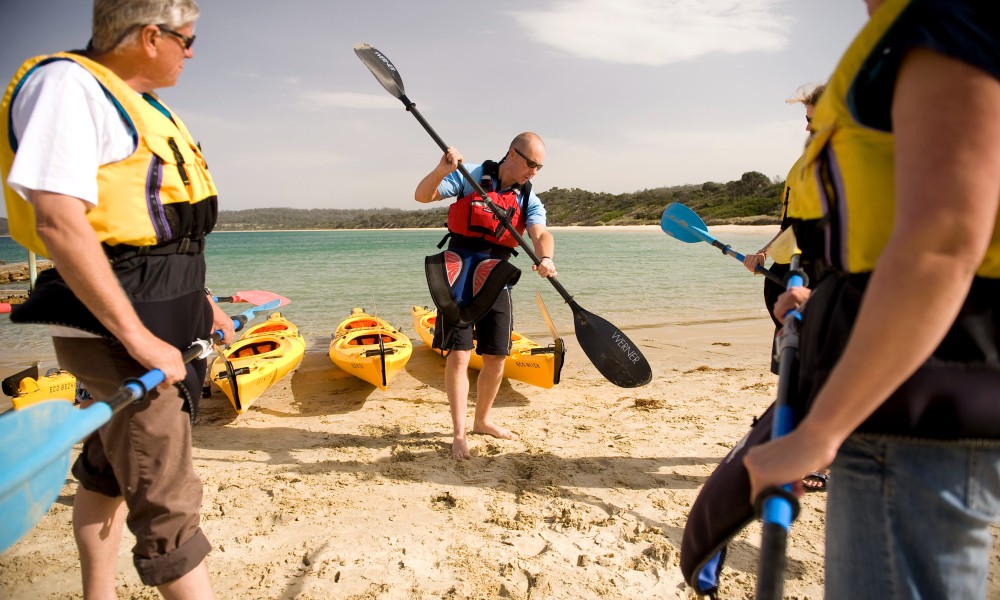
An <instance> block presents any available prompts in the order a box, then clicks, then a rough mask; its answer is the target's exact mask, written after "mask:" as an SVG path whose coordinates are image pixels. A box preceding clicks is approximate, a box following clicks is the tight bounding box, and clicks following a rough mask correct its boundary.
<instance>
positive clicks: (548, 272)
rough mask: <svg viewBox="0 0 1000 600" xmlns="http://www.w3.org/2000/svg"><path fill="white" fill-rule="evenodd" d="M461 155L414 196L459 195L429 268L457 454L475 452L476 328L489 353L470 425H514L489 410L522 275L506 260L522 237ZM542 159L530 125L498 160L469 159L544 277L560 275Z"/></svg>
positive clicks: (489, 431)
mask: <svg viewBox="0 0 1000 600" xmlns="http://www.w3.org/2000/svg"><path fill="white" fill-rule="evenodd" d="M461 160H462V155H461V154H459V153H458V151H457V150H455V149H454V148H448V151H447V152H445V154H444V155H443V156H442V157H441V160H440V161H439V162H438V165H437V166H436V167H435V168H434V169H433V170H432V171H431V172H430V173H428V174H427V176H426V177H424V178H423V179H422V180H421V181H420V183H419V184H418V185H417V189H416V191H415V192H414V198H415V199H416V200H417V201H418V202H434V201H437V200H441V199H443V198H451V197H455V198H458V199H457V200H456V201H455V202H454V203H453V204H452V205H451V207H449V210H448V232H449V233H448V235H447V236H446V239H448V240H449V242H448V250H446V251H445V252H444V253H442V255H443V256H444V260H443V262H444V263H445V264H444V265H443V268H442V269H441V270H440V271H438V270H435V269H434V268H432V267H433V266H434V265H433V264H432V263H431V262H428V265H427V267H428V268H427V274H428V284H429V286H430V288H431V292H432V294H431V295H432V298H433V299H434V302H435V305H437V306H438V320H437V322H436V325H435V327H434V347H435V348H440V349H442V350H446V351H447V354H448V356H447V359H446V361H447V362H446V366H445V388H446V390H447V393H448V403H449V406H450V409H451V418H452V424H453V426H454V430H455V437H454V440H453V442H452V447H451V452H452V457H453V458H455V459H468V458H470V457H471V454H470V452H469V444H468V440H467V438H466V429H465V420H466V412H467V410H468V395H469V374H468V368H469V358H470V357H471V355H472V349H473V347H474V346H473V334H474V333H475V339H476V344H475V349H476V352H477V353H478V354H480V355H482V357H483V368H482V370H481V371H480V373H479V379H478V381H477V385H476V392H477V395H476V413H475V420H474V421H473V425H472V433H481V434H486V435H491V436H493V437H498V438H505V439H510V438H512V437H513V434H512V433H511V432H510V431H508V430H507V429H505V428H503V427H500V426H498V425H496V424H495V423H494V422H493V420H492V417H491V414H490V413H491V409H492V407H493V401H494V400H495V399H496V395H497V391H499V389H500V382H501V380H502V379H503V368H504V360H505V359H506V357H507V355H508V354H510V349H511V332H512V331H513V327H514V315H513V305H512V304H511V296H510V286H511V285H513V284H514V283H515V282H516V281H517V278H518V276H519V275H520V271H518V270H517V269H516V268H515V267H513V266H511V265H509V263H507V260H508V259H509V258H510V256H511V254H512V251H513V249H514V247H516V246H517V245H518V244H517V242H516V240H515V239H513V237H512V236H511V235H510V233H509V231H507V230H506V229H504V228H503V227H502V226H501V225H500V221H499V220H498V219H497V218H496V216H495V215H494V214H493V213H492V212H491V211H490V210H489V209H488V208H487V205H486V204H485V203H484V202H482V200H481V199H480V198H479V196H478V194H477V193H476V192H475V191H474V190H473V188H472V186H471V185H470V184H469V183H468V182H467V181H465V178H464V175H462V173H461V171H459V170H457V168H458V163H459V162H461ZM544 162H545V144H544V143H543V142H542V139H541V138H540V137H538V135H537V134H534V133H531V132H525V133H521V134H519V135H518V136H517V137H515V138H514V140H513V141H512V142H511V143H510V147H509V148H508V149H507V154H506V155H505V156H504V158H503V159H501V160H500V161H499V162H493V161H486V162H484V163H483V164H479V165H467V167H468V171H469V173H470V175H471V176H472V178H473V179H474V180H475V181H476V182H477V183H480V185H481V187H482V188H483V189H484V190H485V191H486V192H487V193H488V194H489V196H490V199H491V200H492V201H493V202H494V204H495V205H496V206H497V207H498V209H500V210H502V211H504V212H505V213H506V214H507V217H508V218H509V220H510V222H511V223H512V225H513V227H514V228H515V230H516V231H517V232H518V234H521V235H523V234H524V233H525V232H527V234H528V237H529V238H530V239H531V244H532V246H533V250H534V252H535V254H536V255H537V256H538V257H539V258H540V259H541V263H540V264H538V265H535V266H533V267H532V268H533V269H534V270H535V271H536V272H537V273H538V274H539V275H540V276H542V277H555V276H556V275H557V273H556V266H555V263H554V262H553V261H552V257H553V255H554V252H555V242H554V240H553V238H552V234H551V233H550V232H549V230H548V228H547V227H546V220H545V207H544V206H543V205H542V202H541V200H540V199H539V198H538V196H537V195H535V193H534V192H532V191H531V179H532V178H533V177H534V176H535V175H537V174H538V171H539V170H541V168H542V164H543V163H544ZM443 243H444V242H443V241H442V244H443ZM432 258H433V257H432ZM487 266H489V267H490V268H491V270H490V271H489V273H484V272H482V271H483V267H487ZM439 272H440V273H444V274H443V275H441V276H440V277H438V278H436V277H435V275H434V274H435V273H439ZM437 279H442V280H443V281H437ZM477 282H478V283H477Z"/></svg>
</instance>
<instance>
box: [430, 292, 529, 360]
mask: <svg viewBox="0 0 1000 600" xmlns="http://www.w3.org/2000/svg"><path fill="white" fill-rule="evenodd" d="M512 331H514V306H513V304H512V302H511V298H510V288H504V290H503V291H502V292H500V295H498V296H497V299H496V300H495V301H494V302H493V306H492V307H491V308H490V310H488V311H487V312H486V314H485V315H483V317H482V318H481V319H479V320H478V321H476V322H475V324H473V325H468V326H466V327H455V326H454V325H453V324H452V323H450V322H449V321H448V318H447V317H445V316H444V315H442V314H439V315H438V318H437V322H436V323H435V325H434V343H433V347H434V348H438V349H441V350H445V351H448V350H472V349H473V348H475V349H476V354H480V355H482V354H491V355H497V356H507V355H508V354H510V343H511V341H510V340H511V332H512ZM473 339H475V341H476V343H475V344H473V343H472V342H473Z"/></svg>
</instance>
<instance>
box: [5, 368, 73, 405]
mask: <svg viewBox="0 0 1000 600" xmlns="http://www.w3.org/2000/svg"><path fill="white" fill-rule="evenodd" d="M2 387H3V392H4V393H5V394H7V395H8V396H12V398H11V402H12V403H13V404H14V409H15V410H20V409H22V408H26V407H28V406H31V405H32V404H36V403H38V402H44V401H45V400H66V401H69V402H74V403H75V402H76V401H77V400H76V396H77V385H76V377H74V376H73V374H72V373H70V372H69V371H63V370H61V369H49V371H48V372H47V373H46V374H45V375H42V376H41V377H39V375H38V366H33V367H28V368H27V369H25V370H24V371H21V372H20V373H15V374H14V375H11V376H10V377H8V378H6V379H4V380H3V386H2ZM88 397H89V396H88Z"/></svg>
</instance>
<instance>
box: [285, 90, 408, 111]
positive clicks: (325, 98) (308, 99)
mask: <svg viewBox="0 0 1000 600" xmlns="http://www.w3.org/2000/svg"><path fill="white" fill-rule="evenodd" d="M299 100H300V101H301V102H302V103H303V104H304V105H305V107H306V108H308V109H311V110H322V109H327V108H362V109H374V110H386V109H393V110H398V109H400V107H401V104H400V103H399V100H397V99H396V98H393V97H391V96H386V95H385V94H359V93H356V92H316V91H307V92H302V93H300V94H299Z"/></svg>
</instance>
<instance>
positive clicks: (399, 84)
mask: <svg viewBox="0 0 1000 600" xmlns="http://www.w3.org/2000/svg"><path fill="white" fill-rule="evenodd" d="M354 52H355V54H357V55H358V58H360V59H361V61H362V62H363V63H364V64H365V66H367V67H368V70H369V71H371V72H372V75H374V76H375V78H376V79H377V80H378V82H379V83H380V84H381V85H382V87H383V88H385V90H386V91H387V92H389V93H390V94H392V95H393V96H395V97H396V98H397V99H399V101H400V102H402V103H403V106H405V107H406V110H407V111H408V112H410V113H412V114H413V116H414V117H415V118H416V119H417V121H418V122H419V123H420V125H421V126H422V127H423V128H424V130H425V131H426V132H427V133H428V134H429V135H430V136H431V138H432V139H433V140H434V141H435V142H436V143H437V145H438V147H439V148H441V151H442V152H447V151H448V145H447V144H445V143H444V140H442V139H441V137H440V136H439V135H438V134H437V132H436V131H434V128H433V127H431V126H430V123H428V122H427V120H426V119H424V117H423V115H421V114H420V112H419V111H418V110H417V109H416V106H415V104H414V103H413V102H412V101H411V100H410V99H409V98H407V97H406V93H405V92H404V91H403V80H402V78H401V77H400V76H399V71H397V70H396V67H395V66H393V64H392V62H390V61H389V59H388V57H386V56H385V55H384V54H382V53H381V52H379V51H378V50H376V49H375V48H373V47H371V46H370V45H368V44H358V45H356V46H355V47H354ZM458 170H459V172H461V173H462V176H463V177H465V180H466V181H468V182H469V184H470V185H471V186H472V187H473V189H475V190H476V192H477V193H478V194H479V196H480V197H481V198H482V199H483V201H484V203H485V204H486V206H487V207H489V209H490V210H491V211H493V214H494V215H495V216H496V217H497V218H498V219H499V220H500V223H501V224H502V225H503V227H504V228H505V229H507V231H509V232H510V233H511V235H512V236H513V237H514V239H515V240H516V241H517V243H518V245H520V246H521V248H523V249H524V251H525V253H527V255H528V257H529V258H530V259H531V261H532V262H533V263H534V264H535V265H538V264H541V260H540V259H539V258H538V256H537V255H535V252H534V249H533V248H531V247H530V246H528V244H527V242H525V241H524V238H523V237H521V235H520V234H519V233H518V232H517V231H516V230H515V229H514V226H513V225H512V224H511V222H510V218H509V217H506V213H504V212H502V211H501V210H499V208H498V207H497V206H496V204H494V203H493V202H492V201H491V200H490V198H489V196H487V195H486V192H485V191H484V190H483V188H482V187H481V186H480V185H479V183H478V182H477V181H475V180H474V179H473V178H472V176H471V175H470V174H469V171H468V170H467V169H466V168H465V166H464V165H462V164H461V163H459V164H458ZM546 279H547V280H548V281H549V283H551V284H552V287H554V288H555V289H556V291H557V292H559V295H560V296H562V297H563V299H564V300H565V301H566V303H567V304H569V307H570V310H572V311H573V316H574V322H575V324H576V337H577V341H579V342H580V346H581V347H582V348H583V351H584V353H585V354H586V355H587V357H588V358H589V359H590V361H591V362H592V363H593V364H594V366H595V367H597V370H598V371H600V372H601V375H603V376H604V377H605V378H606V379H607V380H608V381H610V382H611V383H614V384H615V385H618V386H621V387H636V386H640V385H645V384H647V383H649V381H650V380H651V379H652V369H650V367H649V363H648V362H647V361H646V358H645V357H644V356H643V355H642V353H641V352H640V351H639V349H638V347H637V346H635V344H633V343H632V341H631V340H629V339H628V336H626V335H625V334H624V333H622V331H621V330H620V329H618V328H617V327H615V326H614V325H612V324H611V323H609V322H607V321H605V320H604V319H602V318H600V317H598V316H597V315H593V314H590V313H588V312H587V311H585V310H583V308H581V307H580V305H579V304H577V303H576V302H575V301H573V297H572V296H570V295H569V292H567V291H566V288H564V287H563V286H562V284H561V283H559V281H557V280H556V278H554V277H546Z"/></svg>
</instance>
